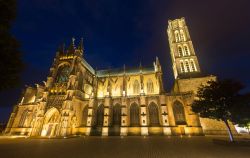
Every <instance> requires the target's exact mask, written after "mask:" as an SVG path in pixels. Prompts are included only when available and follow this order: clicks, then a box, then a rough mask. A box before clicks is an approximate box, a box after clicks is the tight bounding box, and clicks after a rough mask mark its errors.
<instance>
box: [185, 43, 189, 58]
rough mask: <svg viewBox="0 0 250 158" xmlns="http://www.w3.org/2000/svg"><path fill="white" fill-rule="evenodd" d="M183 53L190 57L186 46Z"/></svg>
mask: <svg viewBox="0 0 250 158" xmlns="http://www.w3.org/2000/svg"><path fill="white" fill-rule="evenodd" d="M184 51H185V56H188V55H190V53H189V49H188V46H186V45H185V46H184Z"/></svg>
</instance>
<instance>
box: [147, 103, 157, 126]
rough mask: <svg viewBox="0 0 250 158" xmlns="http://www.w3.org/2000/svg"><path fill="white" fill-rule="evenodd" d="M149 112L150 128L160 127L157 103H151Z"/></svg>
mask: <svg viewBox="0 0 250 158" xmlns="http://www.w3.org/2000/svg"><path fill="white" fill-rule="evenodd" d="M148 112H149V125H150V126H159V125H160V122H159V110H158V107H157V105H156V104H155V103H150V104H149V106H148Z"/></svg>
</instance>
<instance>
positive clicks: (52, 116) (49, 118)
mask: <svg viewBox="0 0 250 158" xmlns="http://www.w3.org/2000/svg"><path fill="white" fill-rule="evenodd" d="M59 119H60V114H59V111H58V110H57V109H56V108H51V109H50V110H48V111H47V113H46V114H45V119H44V124H43V129H42V133H41V136H47V137H51V136H56V135H57V131H58V123H59Z"/></svg>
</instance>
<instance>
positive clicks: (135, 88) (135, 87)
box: [133, 80, 140, 94]
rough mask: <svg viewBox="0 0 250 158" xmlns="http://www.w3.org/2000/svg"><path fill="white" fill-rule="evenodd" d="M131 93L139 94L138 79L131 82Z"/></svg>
mask: <svg viewBox="0 0 250 158" xmlns="http://www.w3.org/2000/svg"><path fill="white" fill-rule="evenodd" d="M133 93H134V94H139V93H140V84H139V81H138V80H135V81H134V84H133Z"/></svg>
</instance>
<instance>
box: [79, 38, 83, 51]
mask: <svg viewBox="0 0 250 158" xmlns="http://www.w3.org/2000/svg"><path fill="white" fill-rule="evenodd" d="M78 50H82V51H84V45H83V38H81V41H80V43H79V45H78Z"/></svg>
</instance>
